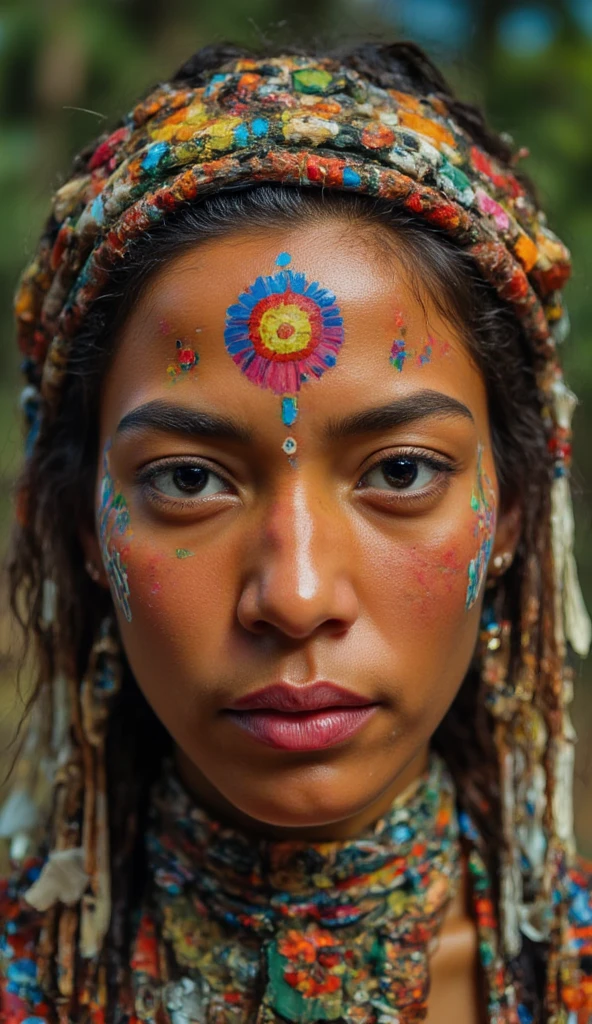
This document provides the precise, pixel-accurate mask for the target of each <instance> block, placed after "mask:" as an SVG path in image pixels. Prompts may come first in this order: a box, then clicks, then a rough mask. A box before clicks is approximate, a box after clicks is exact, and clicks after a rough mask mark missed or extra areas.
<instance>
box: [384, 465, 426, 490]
mask: <svg viewBox="0 0 592 1024" xmlns="http://www.w3.org/2000/svg"><path fill="white" fill-rule="evenodd" d="M383 472H384V476H385V479H386V480H388V482H389V484H393V485H394V486H395V487H409V485H410V484H413V483H415V481H416V480H417V472H418V470H417V462H415V461H414V460H413V459H389V460H388V462H386V463H385V466H384V470H383Z"/></svg>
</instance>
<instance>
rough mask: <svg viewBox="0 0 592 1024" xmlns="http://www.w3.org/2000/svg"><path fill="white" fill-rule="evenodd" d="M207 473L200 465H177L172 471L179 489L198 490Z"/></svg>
mask: <svg viewBox="0 0 592 1024" xmlns="http://www.w3.org/2000/svg"><path fill="white" fill-rule="evenodd" d="M207 475H208V473H207V470H205V469H202V467H201V466H179V468H178V469H176V470H175V471H174V473H173V480H174V482H175V487H178V488H179V490H180V491H200V490H201V489H202V487H204V486H205V483H206V479H207Z"/></svg>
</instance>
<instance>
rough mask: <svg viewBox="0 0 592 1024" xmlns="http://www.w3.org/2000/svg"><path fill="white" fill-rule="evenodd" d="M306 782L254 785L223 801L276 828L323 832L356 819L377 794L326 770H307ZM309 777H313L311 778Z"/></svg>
mask: <svg viewBox="0 0 592 1024" xmlns="http://www.w3.org/2000/svg"><path fill="white" fill-rule="evenodd" d="M306 774H307V775H308V776H309V778H308V779H305V780H303V779H300V780H296V779H293V780H290V781H287V780H286V779H285V778H284V779H282V777H281V775H279V773H278V775H277V776H276V777H275V778H274V779H273V780H270V781H269V782H268V783H263V784H262V783H261V781H258V782H253V785H252V787H249V788H247V787H246V786H245V788H241V790H240V791H236V789H234V790H233V791H230V790H228V789H227V790H226V791H225V792H224V795H225V797H226V799H227V800H228V801H229V802H230V803H232V804H233V806H234V807H235V808H236V809H237V810H238V811H239V812H240V813H241V814H242V815H245V816H247V817H248V818H249V819H251V820H252V821H253V822H256V823H258V824H261V825H264V826H268V827H270V828H278V829H280V828H281V829H308V830H310V829H319V830H321V829H323V828H324V827H325V826H330V825H335V824H337V823H339V822H345V821H347V820H348V819H353V818H356V817H357V816H358V815H360V814H362V813H363V812H364V810H365V809H366V808H367V807H369V806H371V805H372V804H373V802H374V801H375V800H376V799H377V797H378V796H379V795H380V793H376V792H374V791H361V790H360V786H359V783H360V779H359V773H358V778H357V779H355V780H354V779H352V778H348V777H346V776H345V775H343V776H341V773H339V772H335V771H332V772H331V773H330V775H331V776H332V777H331V778H328V777H327V775H328V774H329V773H328V772H327V769H326V768H318V767H317V768H316V769H314V770H310V769H309V770H308V771H307V773H306ZM310 776H313V777H312V778H311V777H310Z"/></svg>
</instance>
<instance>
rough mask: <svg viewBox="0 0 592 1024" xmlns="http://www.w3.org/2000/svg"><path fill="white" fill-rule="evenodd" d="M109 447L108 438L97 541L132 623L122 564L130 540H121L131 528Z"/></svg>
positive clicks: (118, 600) (117, 599) (112, 584)
mask: <svg viewBox="0 0 592 1024" xmlns="http://www.w3.org/2000/svg"><path fill="white" fill-rule="evenodd" d="M110 447H111V442H110V441H108V442H107V444H106V445H105V448H104V450H103V478H102V480H101V488H100V492H99V501H98V507H97V524H98V533H99V543H100V545H101V557H102V559H103V565H104V566H105V572H106V573H107V578H108V580H109V584H110V587H111V593H112V595H113V598H114V600H115V602H116V603H117V604H118V605H119V607H120V609H121V611H122V612H123V614H124V615H125V618H126V619H127V621H128V622H131V619H132V612H131V608H130V604H129V597H130V589H129V582H128V578H127V566H126V563H125V558H126V555H127V553H128V551H129V540H128V542H127V543H123V544H122V540H123V538H129V537H131V535H132V531H131V528H130V515H129V509H128V506H127V502H126V500H125V498H124V496H123V494H122V493H121V491H120V490H119V488H118V486H117V484H116V483H115V481H114V480H113V477H112V475H111V468H110V464H109V449H110Z"/></svg>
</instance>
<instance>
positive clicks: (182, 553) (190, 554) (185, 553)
mask: <svg viewBox="0 0 592 1024" xmlns="http://www.w3.org/2000/svg"><path fill="white" fill-rule="evenodd" d="M175 555H176V557H177V558H194V557H195V551H190V550H189V548H177V550H176V551H175Z"/></svg>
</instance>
